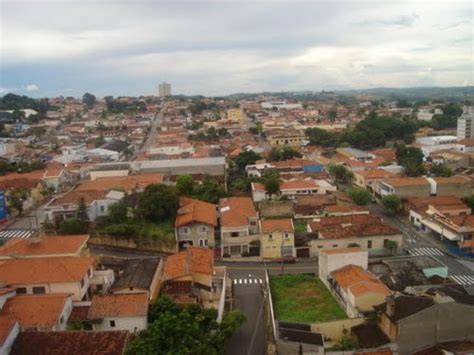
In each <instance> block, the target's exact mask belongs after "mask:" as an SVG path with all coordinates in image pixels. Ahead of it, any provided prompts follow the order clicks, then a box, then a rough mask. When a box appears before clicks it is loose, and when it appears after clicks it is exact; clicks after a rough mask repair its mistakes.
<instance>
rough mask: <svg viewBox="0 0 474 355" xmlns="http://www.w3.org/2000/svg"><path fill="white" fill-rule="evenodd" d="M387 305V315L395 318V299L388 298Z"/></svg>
mask: <svg viewBox="0 0 474 355" xmlns="http://www.w3.org/2000/svg"><path fill="white" fill-rule="evenodd" d="M386 303H387V306H386V308H385V313H387V315H388V316H389V317H393V315H394V314H395V297H393V296H387V298H386Z"/></svg>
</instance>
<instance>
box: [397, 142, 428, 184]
mask: <svg viewBox="0 0 474 355" xmlns="http://www.w3.org/2000/svg"><path fill="white" fill-rule="evenodd" d="M396 157H397V163H398V164H399V165H401V166H403V168H404V169H405V174H406V175H408V176H420V175H423V174H425V173H426V169H425V168H424V167H423V165H422V163H423V152H422V151H421V149H419V148H416V147H406V146H405V145H397V146H396Z"/></svg>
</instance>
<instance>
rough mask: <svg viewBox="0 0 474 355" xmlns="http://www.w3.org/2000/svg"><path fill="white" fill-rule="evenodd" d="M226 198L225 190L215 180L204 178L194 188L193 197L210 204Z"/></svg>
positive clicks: (208, 177)
mask: <svg viewBox="0 0 474 355" xmlns="http://www.w3.org/2000/svg"><path fill="white" fill-rule="evenodd" d="M225 196H226V192H225V188H224V187H223V186H222V185H220V184H219V183H218V182H217V180H216V179H214V178H212V177H210V176H206V177H204V179H203V181H202V183H201V184H200V185H198V186H196V188H195V192H194V197H196V198H198V199H200V200H203V201H207V202H210V203H217V202H219V199H221V198H222V197H225Z"/></svg>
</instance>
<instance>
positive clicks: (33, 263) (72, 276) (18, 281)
mask: <svg viewBox="0 0 474 355" xmlns="http://www.w3.org/2000/svg"><path fill="white" fill-rule="evenodd" d="M93 267H94V259H93V258H87V257H69V256H68V257H49V258H44V257H41V258H28V259H12V260H5V261H2V262H1V263H0V284H4V285H9V286H10V287H14V288H16V292H17V294H50V293H68V294H71V295H72V300H73V301H82V300H87V299H89V297H90V295H89V284H90V279H91V278H92V276H93V274H94V269H93Z"/></svg>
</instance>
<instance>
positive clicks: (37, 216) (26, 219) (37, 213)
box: [7, 206, 45, 229]
mask: <svg viewBox="0 0 474 355" xmlns="http://www.w3.org/2000/svg"><path fill="white" fill-rule="evenodd" d="M44 216H45V215H44V206H40V207H38V208H36V210H33V211H30V212H29V213H26V214H25V215H24V216H23V217H21V218H17V219H16V220H15V221H13V222H12V223H11V224H9V225H8V226H7V228H8V229H38V225H41V222H43V221H44Z"/></svg>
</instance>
